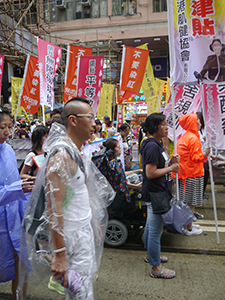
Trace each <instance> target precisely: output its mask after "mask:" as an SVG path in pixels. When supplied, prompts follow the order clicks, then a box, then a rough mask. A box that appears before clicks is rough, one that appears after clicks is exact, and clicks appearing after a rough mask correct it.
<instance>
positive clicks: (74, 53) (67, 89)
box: [64, 45, 92, 102]
mask: <svg viewBox="0 0 225 300" xmlns="http://www.w3.org/2000/svg"><path fill="white" fill-rule="evenodd" d="M91 54H92V49H91V48H86V47H81V46H75V45H68V46H67V59H66V76H65V86H64V102H67V101H68V100H70V99H72V98H74V97H76V95H77V68H78V58H79V57H81V56H91Z"/></svg>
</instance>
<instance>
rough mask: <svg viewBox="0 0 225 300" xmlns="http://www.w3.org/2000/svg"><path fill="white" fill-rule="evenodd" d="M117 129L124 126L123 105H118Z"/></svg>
mask: <svg viewBox="0 0 225 300" xmlns="http://www.w3.org/2000/svg"><path fill="white" fill-rule="evenodd" d="M116 120H117V127H119V126H120V125H122V124H123V105H122V104H118V105H117V118H116Z"/></svg>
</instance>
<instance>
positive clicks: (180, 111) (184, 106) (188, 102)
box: [163, 85, 201, 141]
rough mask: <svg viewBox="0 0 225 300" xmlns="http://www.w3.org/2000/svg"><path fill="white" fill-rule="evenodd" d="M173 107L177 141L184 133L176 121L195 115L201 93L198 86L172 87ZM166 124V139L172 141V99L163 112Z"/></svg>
mask: <svg viewBox="0 0 225 300" xmlns="http://www.w3.org/2000/svg"><path fill="white" fill-rule="evenodd" d="M173 88H174V94H175V99H174V105H175V124H174V126H175V129H176V138H177V140H179V138H180V137H181V135H182V134H184V133H185V132H186V131H185V130H184V129H183V128H182V127H181V126H180V125H179V123H178V119H179V118H180V117H181V116H182V115H185V114H189V113H196V112H197V111H198V108H199V105H200V103H201V91H200V86H199V85H175V86H174V87H173ZM163 113H164V114H165V115H166V119H167V124H168V138H169V139H171V140H172V141H173V140H174V137H173V117H172V99H171V98H170V101H169V102H168V104H167V106H166V108H165V110H164V112H163Z"/></svg>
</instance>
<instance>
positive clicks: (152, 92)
mask: <svg viewBox="0 0 225 300" xmlns="http://www.w3.org/2000/svg"><path fill="white" fill-rule="evenodd" d="M137 48H139V49H146V50H148V46H147V45H146V44H144V45H141V46H138V47H137ZM142 89H143V94H144V95H145V99H146V102H147V107H148V114H151V113H153V112H158V111H159V100H158V97H157V90H156V86H155V77H154V73H153V68H152V64H151V60H150V57H149V56H148V59H147V63H146V68H145V73H144V77H143V81H142Z"/></svg>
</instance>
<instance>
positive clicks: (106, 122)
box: [102, 116, 110, 139]
mask: <svg viewBox="0 0 225 300" xmlns="http://www.w3.org/2000/svg"><path fill="white" fill-rule="evenodd" d="M109 123H110V118H109V116H104V118H103V123H102V137H103V139H105V138H107V137H108V132H107V125H109Z"/></svg>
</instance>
